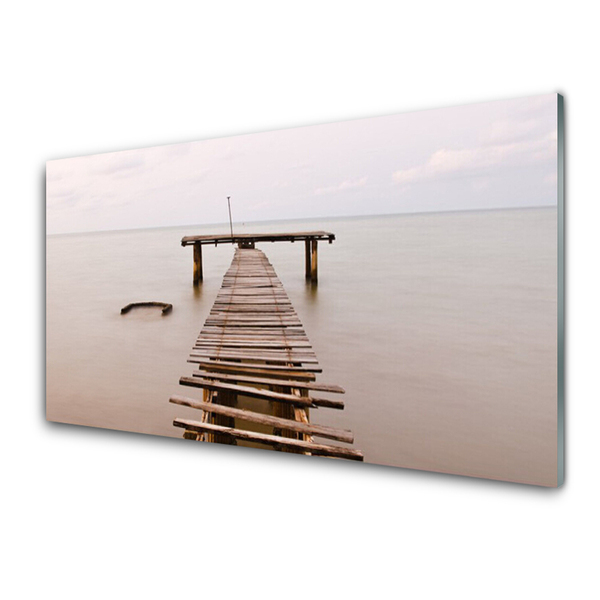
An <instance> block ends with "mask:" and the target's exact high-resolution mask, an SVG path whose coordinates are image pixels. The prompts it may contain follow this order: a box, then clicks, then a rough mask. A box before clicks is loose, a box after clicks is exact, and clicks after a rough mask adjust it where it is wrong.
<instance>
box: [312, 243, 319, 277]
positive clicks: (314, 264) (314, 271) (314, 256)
mask: <svg viewBox="0 0 600 600" xmlns="http://www.w3.org/2000/svg"><path fill="white" fill-rule="evenodd" d="M318 243H319V242H318V241H317V240H316V239H314V238H313V240H312V256H311V265H310V280H311V281H312V282H316V281H317V279H318V272H317V266H318V265H317V245H318Z"/></svg>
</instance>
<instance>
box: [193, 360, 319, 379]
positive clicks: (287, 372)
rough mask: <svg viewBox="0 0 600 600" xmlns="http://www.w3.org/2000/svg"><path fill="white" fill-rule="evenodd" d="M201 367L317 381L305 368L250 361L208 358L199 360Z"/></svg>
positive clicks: (218, 370)
mask: <svg viewBox="0 0 600 600" xmlns="http://www.w3.org/2000/svg"><path fill="white" fill-rule="evenodd" d="M197 364H198V365H199V368H200V369H204V370H210V371H211V372H213V373H214V372H217V373H230V374H238V375H254V376H255V377H269V378H271V379H282V380H288V381H290V382H292V383H295V382H296V381H315V379H316V375H315V374H314V373H312V372H311V371H306V370H304V369H294V368H287V369H282V368H281V367H278V366H274V365H256V364H255V365H252V364H248V363H235V362H234V363H224V362H223V361H215V360H206V361H198V362H197Z"/></svg>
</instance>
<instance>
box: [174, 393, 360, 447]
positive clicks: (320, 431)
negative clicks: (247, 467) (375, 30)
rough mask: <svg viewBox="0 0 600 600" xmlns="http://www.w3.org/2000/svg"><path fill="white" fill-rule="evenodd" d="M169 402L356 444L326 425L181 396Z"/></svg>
mask: <svg viewBox="0 0 600 600" xmlns="http://www.w3.org/2000/svg"><path fill="white" fill-rule="evenodd" d="M169 402H172V403H173V404H179V405H181V406H189V407H190V408H196V409H198V410H203V411H205V412H212V413H215V414H219V415H224V416H226V417H232V418H236V419H243V420H245V421H249V422H250V423H259V424H261V425H269V426H271V427H277V428H279V429H287V430H288V431H295V432H298V433H303V434H308V435H315V436H318V437H323V438H328V439H330V440H338V441H340V442H346V443H348V444H352V443H353V442H354V435H353V434H352V432H351V431H349V430H347V429H336V428H334V427H327V426H325V425H316V424H315V423H303V422H299V421H292V420H291V419H282V418H280V417H274V416H271V415H266V414H263V413H257V412H254V411H250V410H245V409H240V408H231V407H229V406H221V405H219V404H213V403H208V402H197V401H195V400H193V399H192V398H187V397H185V396H179V395H173V396H171V398H169ZM233 426H234V425H233V424H232V425H231V427H233Z"/></svg>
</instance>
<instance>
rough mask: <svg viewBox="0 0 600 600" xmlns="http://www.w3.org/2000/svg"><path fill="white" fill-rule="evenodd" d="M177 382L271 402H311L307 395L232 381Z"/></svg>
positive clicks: (187, 379) (199, 380) (186, 378)
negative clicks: (295, 394) (302, 395)
mask: <svg viewBox="0 0 600 600" xmlns="http://www.w3.org/2000/svg"><path fill="white" fill-rule="evenodd" d="M179 384H180V385H187V386H190V387H196V388H202V389H205V390H211V391H213V392H215V391H217V392H218V391H221V390H223V391H226V392H235V393H236V394H242V395H243V396H250V397H251V398H260V399H262V400H271V401H273V402H285V403H287V404H299V405H303V406H310V405H311V404H312V403H313V402H312V399H311V398H308V397H305V398H299V397H298V396H294V395H293V394H282V393H280V392H272V391H271V390H261V389H258V388H255V387H252V386H247V385H237V384H234V383H220V382H216V381H211V380H208V379H200V378H193V377H181V378H180V379H179Z"/></svg>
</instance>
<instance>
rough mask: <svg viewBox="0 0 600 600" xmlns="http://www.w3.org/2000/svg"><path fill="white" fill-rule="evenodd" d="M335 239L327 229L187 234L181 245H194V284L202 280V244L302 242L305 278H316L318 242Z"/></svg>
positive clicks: (250, 247)
mask: <svg viewBox="0 0 600 600" xmlns="http://www.w3.org/2000/svg"><path fill="white" fill-rule="evenodd" d="M334 240H335V235H334V234H333V233H329V232H327V231H301V232H297V233H241V234H236V235H227V234H225V235H188V236H185V237H184V238H182V240H181V245H182V246H193V247H194V285H199V284H200V282H201V281H202V280H203V272H202V246H206V245H212V244H214V245H215V246H217V245H219V244H238V246H239V247H240V248H245V249H253V248H254V247H255V245H256V244H257V243H259V242H292V243H294V242H304V255H305V258H304V264H305V274H306V279H309V280H310V281H313V282H316V281H317V279H318V260H317V251H318V243H319V242H324V241H326V242H329V243H330V244H331V243H332V242H333V241H334Z"/></svg>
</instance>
